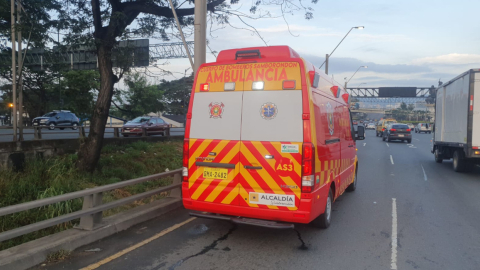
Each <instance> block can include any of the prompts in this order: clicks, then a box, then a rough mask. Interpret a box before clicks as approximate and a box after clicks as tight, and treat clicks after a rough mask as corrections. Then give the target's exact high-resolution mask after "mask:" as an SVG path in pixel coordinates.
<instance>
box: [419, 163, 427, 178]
mask: <svg viewBox="0 0 480 270" xmlns="http://www.w3.org/2000/svg"><path fill="white" fill-rule="evenodd" d="M420 165H421V166H422V171H423V179H425V181H427V174H426V173H425V169H424V168H423V165H422V164H420Z"/></svg>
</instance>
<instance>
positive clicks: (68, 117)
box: [32, 110, 80, 130]
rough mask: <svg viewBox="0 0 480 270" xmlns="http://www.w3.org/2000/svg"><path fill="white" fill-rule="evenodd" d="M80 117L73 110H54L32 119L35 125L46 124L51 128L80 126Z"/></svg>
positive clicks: (75, 127) (74, 127)
mask: <svg viewBox="0 0 480 270" xmlns="http://www.w3.org/2000/svg"><path fill="white" fill-rule="evenodd" d="M79 122H80V119H79V118H78V117H77V116H76V115H75V114H74V113H72V112H71V111H65V110H60V111H53V112H49V113H47V114H45V115H43V116H40V117H35V118H34V119H33V120H32V125H33V126H37V127H38V126H46V127H48V129H50V130H54V129H55V128H57V127H58V128H60V129H62V130H63V129H65V127H71V128H72V129H77V128H78V123H79Z"/></svg>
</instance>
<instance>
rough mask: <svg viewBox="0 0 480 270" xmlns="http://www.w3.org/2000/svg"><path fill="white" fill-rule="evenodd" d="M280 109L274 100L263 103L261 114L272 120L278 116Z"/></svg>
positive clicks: (264, 117)
mask: <svg viewBox="0 0 480 270" xmlns="http://www.w3.org/2000/svg"><path fill="white" fill-rule="evenodd" d="M277 113H278V109H277V105H275V104H274V103H272V102H267V103H263V105H262V107H261V108H260V116H262V118H263V119H265V120H272V119H273V118H275V116H277Z"/></svg>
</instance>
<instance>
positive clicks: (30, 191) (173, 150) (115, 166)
mask: <svg viewBox="0 0 480 270" xmlns="http://www.w3.org/2000/svg"><path fill="white" fill-rule="evenodd" d="M76 160H77V156H76V155H66V156H60V157H55V158H50V159H43V160H42V159H37V160H32V161H28V162H27V164H26V166H25V170H24V171H23V172H14V171H12V170H2V171H0V207H5V206H9V205H15V204H19V203H24V202H29V201H33V200H38V199H43V198H47V197H52V196H57V195H61V194H65V193H69V192H74V191H78V190H82V189H85V188H92V187H95V186H102V185H107V184H112V183H116V182H120V181H124V180H129V179H133V178H137V177H142V176H146V175H151V174H156V173H161V172H165V171H166V170H174V169H178V168H181V166H182V142H181V141H165V142H157V143H147V142H143V141H139V142H135V143H132V144H129V145H124V146H116V145H106V146H105V147H103V149H102V155H101V158H100V161H99V162H98V166H97V169H96V170H95V172H94V173H93V174H86V173H82V172H79V171H78V170H77V169H76V168H75V162H76ZM172 180H173V178H171V177H170V178H162V179H159V180H155V181H149V182H144V183H140V184H137V185H133V186H128V187H125V188H122V189H116V190H112V191H110V192H106V193H104V196H103V202H104V203H105V202H110V201H114V200H117V199H121V198H125V197H129V196H130V195H133V194H138V193H142V192H145V191H148V190H152V189H155V188H158V187H161V186H165V185H169V184H170V183H171V182H172ZM165 195H167V194H160V195H157V196H154V197H151V198H146V199H144V200H140V201H136V202H134V203H132V204H130V205H125V206H122V207H118V208H115V209H110V210H109V211H105V212H104V216H109V215H113V214H116V213H118V212H120V211H123V210H125V209H130V208H133V207H135V206H138V205H142V204H145V203H148V202H150V201H153V200H156V199H159V198H162V197H164V196H165ZM81 208H82V199H75V200H71V201H66V202H60V203H56V204H52V205H47V206H44V207H41V208H36V209H31V210H28V211H23V212H20V213H16V214H11V215H7V216H3V217H0V232H4V231H8V230H12V229H14V228H18V227H22V226H25V225H28V224H32V223H35V222H38V221H41V220H45V219H49V218H53V217H57V216H60V215H64V214H68V213H71V212H75V211H78V210H81ZM76 223H78V220H74V221H71V222H67V223H63V224H59V225H57V226H54V227H50V228H47V229H44V230H41V231H37V232H34V233H31V234H27V235H23V236H20V237H17V238H14V239H11V240H9V241H4V242H1V243H0V250H4V249H7V248H10V247H13V246H15V245H19V244H22V243H25V242H28V241H31V240H34V239H37V238H40V237H43V236H46V235H49V234H53V233H56V232H60V231H63V230H66V229H69V228H72V227H73V226H74V225H75V224H76Z"/></svg>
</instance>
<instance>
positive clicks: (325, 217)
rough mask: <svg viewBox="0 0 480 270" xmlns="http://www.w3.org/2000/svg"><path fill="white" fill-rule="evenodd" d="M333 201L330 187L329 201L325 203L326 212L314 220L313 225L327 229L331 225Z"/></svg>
mask: <svg viewBox="0 0 480 270" xmlns="http://www.w3.org/2000/svg"><path fill="white" fill-rule="evenodd" d="M332 202H333V193H332V190H331V189H330V190H329V191H328V197H327V203H326V204H325V212H324V213H323V214H321V215H320V216H318V217H317V218H316V219H314V220H313V221H312V225H313V226H315V227H317V228H322V229H326V228H328V227H329V226H330V222H331V220H332Z"/></svg>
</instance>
